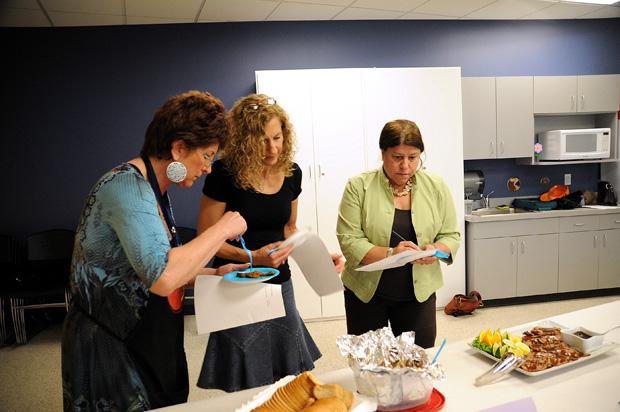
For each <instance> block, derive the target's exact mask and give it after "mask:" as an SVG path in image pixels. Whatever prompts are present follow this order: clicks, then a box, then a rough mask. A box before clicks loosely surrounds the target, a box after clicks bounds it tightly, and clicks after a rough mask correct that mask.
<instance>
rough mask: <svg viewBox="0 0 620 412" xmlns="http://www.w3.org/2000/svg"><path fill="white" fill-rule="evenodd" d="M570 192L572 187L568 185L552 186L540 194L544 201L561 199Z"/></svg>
mask: <svg viewBox="0 0 620 412" xmlns="http://www.w3.org/2000/svg"><path fill="white" fill-rule="evenodd" d="M569 193H570V189H569V188H568V186H566V185H554V186H551V189H549V190H548V191H547V192H545V193H543V194H542V195H540V197H539V199H540V200H541V201H543V202H550V201H552V200H555V199H561V198H563V197H564V196H566V195H568V194H569Z"/></svg>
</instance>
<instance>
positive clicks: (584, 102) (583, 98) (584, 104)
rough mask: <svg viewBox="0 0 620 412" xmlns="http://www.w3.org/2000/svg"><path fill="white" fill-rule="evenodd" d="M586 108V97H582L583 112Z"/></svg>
mask: <svg viewBox="0 0 620 412" xmlns="http://www.w3.org/2000/svg"><path fill="white" fill-rule="evenodd" d="M585 108H586V99H585V97H584V95H583V94H582V95H581V110H583V109H585Z"/></svg>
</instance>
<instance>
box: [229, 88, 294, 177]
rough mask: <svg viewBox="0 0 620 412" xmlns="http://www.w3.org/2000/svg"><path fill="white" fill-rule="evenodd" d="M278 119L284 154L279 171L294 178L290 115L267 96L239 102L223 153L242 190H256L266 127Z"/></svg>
mask: <svg viewBox="0 0 620 412" xmlns="http://www.w3.org/2000/svg"><path fill="white" fill-rule="evenodd" d="M274 117H277V118H278V119H280V124H281V126H282V136H283V142H282V151H281V152H280V155H279V157H278V163H277V164H276V165H275V167H276V168H277V169H279V170H281V171H282V172H284V176H286V177H288V176H291V175H292V174H293V156H294V154H295V132H294V130H293V125H292V124H291V123H290V121H289V119H288V114H286V111H285V110H284V109H283V108H282V107H281V106H280V105H278V104H277V103H276V101H275V100H274V99H273V98H271V97H269V96H267V95H264V94H251V95H248V96H245V97H242V98H241V99H239V100H237V101H236V102H235V104H234V105H233V107H232V109H230V112H228V121H229V127H230V135H229V138H228V139H227V140H226V143H225V145H224V147H223V149H222V156H221V157H222V162H223V163H224V165H225V166H226V169H228V170H229V171H230V172H231V173H232V174H233V176H234V179H235V183H236V184H237V186H239V187H241V188H242V189H249V188H252V189H256V188H257V187H258V186H259V183H260V181H261V172H262V171H263V167H264V166H263V162H262V159H263V157H264V153H265V139H264V137H265V125H266V124H267V123H268V122H269V121H270V120H271V119H273V118H274Z"/></svg>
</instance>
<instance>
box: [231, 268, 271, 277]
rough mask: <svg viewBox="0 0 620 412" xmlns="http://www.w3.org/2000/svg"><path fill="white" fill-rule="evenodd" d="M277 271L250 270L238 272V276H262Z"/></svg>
mask: <svg viewBox="0 0 620 412" xmlns="http://www.w3.org/2000/svg"><path fill="white" fill-rule="evenodd" d="M274 273H275V272H260V271H258V270H255V271H250V272H237V277H240V278H254V279H255V278H260V277H263V276H271V275H273V274H274Z"/></svg>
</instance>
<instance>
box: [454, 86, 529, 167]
mask: <svg viewBox="0 0 620 412" xmlns="http://www.w3.org/2000/svg"><path fill="white" fill-rule="evenodd" d="M461 87H462V93H463V156H464V159H465V160H471V159H496V158H497V159H505V158H515V157H528V156H530V155H531V152H532V140H533V135H534V116H533V109H532V105H533V83H532V77H531V76H525V77H463V78H462V80H461Z"/></svg>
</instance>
